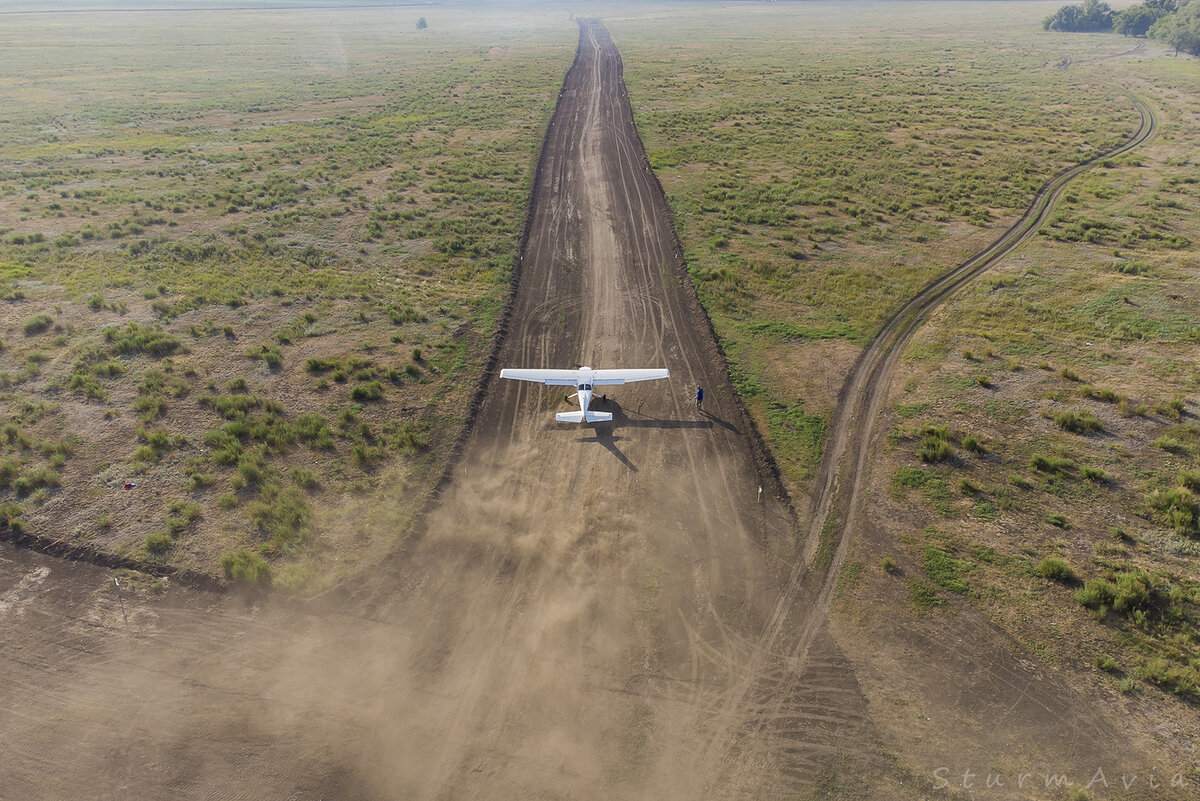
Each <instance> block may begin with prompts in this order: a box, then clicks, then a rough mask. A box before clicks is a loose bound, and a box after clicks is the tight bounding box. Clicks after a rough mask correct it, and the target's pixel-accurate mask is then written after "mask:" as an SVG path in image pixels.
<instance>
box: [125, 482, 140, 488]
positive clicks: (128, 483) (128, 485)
mask: <svg viewBox="0 0 1200 801" xmlns="http://www.w3.org/2000/svg"><path fill="white" fill-rule="evenodd" d="M136 486H137V484H134V483H133V482H132V481H127V482H125V489H133V488H134V487H136Z"/></svg>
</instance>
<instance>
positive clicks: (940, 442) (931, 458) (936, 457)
mask: <svg viewBox="0 0 1200 801" xmlns="http://www.w3.org/2000/svg"><path fill="white" fill-rule="evenodd" d="M917 456H918V457H919V458H920V459H921V461H922V462H944V461H946V460H948V459H950V458H952V457H953V456H954V448H952V447H950V443H949V442H947V441H946V440H944V439H942V438H940V437H938V436H936V435H934V434H926V435H925V438H924V439H923V440H922V441H921V448H920V450H918V451H917Z"/></svg>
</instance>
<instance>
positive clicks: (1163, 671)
mask: <svg viewBox="0 0 1200 801" xmlns="http://www.w3.org/2000/svg"><path fill="white" fill-rule="evenodd" d="M1135 675H1136V676H1137V677H1138V678H1139V679H1142V680H1143V681H1148V682H1150V683H1151V684H1154V685H1156V686H1158V687H1161V688H1162V689H1164V690H1167V691H1168V692H1171V693H1174V694H1175V695H1178V696H1180V697H1181V698H1185V699H1187V700H1189V701H1200V671H1197V670H1196V668H1195V667H1194V666H1192V665H1181V664H1179V663H1177V662H1170V661H1168V660H1166V659H1151V660H1150V661H1148V662H1146V663H1145V664H1143V665H1141V666H1140V667H1138V669H1137V671H1136V673H1135Z"/></svg>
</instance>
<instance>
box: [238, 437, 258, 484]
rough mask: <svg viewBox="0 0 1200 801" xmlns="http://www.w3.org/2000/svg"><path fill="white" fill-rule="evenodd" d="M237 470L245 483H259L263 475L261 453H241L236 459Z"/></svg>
mask: <svg viewBox="0 0 1200 801" xmlns="http://www.w3.org/2000/svg"><path fill="white" fill-rule="evenodd" d="M260 447H261V446H260ZM237 471H238V475H239V476H240V477H241V479H242V480H243V481H244V482H246V483H247V484H259V483H261V482H262V480H263V477H264V475H265V473H264V472H263V464H262V456H261V454H259V453H257V452H250V453H243V454H242V455H241V458H239V459H238V465H237Z"/></svg>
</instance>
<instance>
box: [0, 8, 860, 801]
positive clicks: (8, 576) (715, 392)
mask: <svg viewBox="0 0 1200 801" xmlns="http://www.w3.org/2000/svg"><path fill="white" fill-rule="evenodd" d="M523 254H524V256H523V259H522V263H521V266H520V270H521V274H520V284H519V287H520V288H519V293H518V295H517V297H516V299H515V302H514V305H513V308H512V314H511V317H510V318H509V323H508V332H507V337H506V339H505V344H504V347H503V350H502V352H501V354H500V363H501V364H500V366H506V367H573V366H576V365H583V364H587V365H589V366H592V367H597V368H602V367H666V368H668V369H669V370H670V371H671V379H670V380H668V381H661V382H651V383H648V384H642V385H636V386H631V387H629V388H615V389H616V391H614V392H613V393H612V395H611V397H609V398H608V399H607V400H603V399H599V400H598V402H597V403H596V405H595V406H594V408H597V409H600V410H609V411H611V412H612V413H613V415H614V419H613V421H612V423H609V424H598V425H589V426H578V425H567V424H559V423H556V422H555V421H554V417H553V415H554V412H555V411H566V410H569V409H571V408H573V407H572V406H571V405H570V404H569V403H568V402H567V401H565V400H564V398H563V392H562V390H561V389H550V388H542V387H540V386H537V385H529V384H524V383H517V382H496V383H494V384H493V386H492V387H491V389H490V392H489V394H488V395H487V396H486V399H485V401H484V404H483V406H482V409H481V411H480V413H479V415H478V418H477V420H476V422H475V428H474V432H475V433H474V435H473V438H472V440H471V441H470V442H469V443H468V445H467V447H466V449H465V452H464V454H463V458H462V460H461V463H460V465H459V466H458V468H457V469H456V471H455V473H454V475H453V476H452V477H451V481H450V483H449V485H448V489H447V491H446V492H445V493H444V495H443V498H442V503H441V504H440V506H439V507H438V508H437V509H436V510H434V511H433V512H432V513H431V514H430V515H429V516H428V518H427V519H426V520H425V521H424V525H422V526H421V527H420V529H419V530H418V531H416V532H414V534H413V535H412V537H411V538H410V539H409V541H408V543H407V545H406V547H405V548H404V549H403V551H402V552H400V553H398V554H397V555H396V556H395V557H394V558H393V559H391V560H390V561H389V563H388V564H386V565H384V566H383V567H381V568H380V569H379V570H378V571H375V572H374V573H372V574H371V575H369V576H367V577H365V578H364V579H363V580H362V582H361V584H360V586H359V587H358V588H357V591H356V592H355V593H353V595H354V599H355V600H353V601H350V602H348V606H349V607H350V608H353V609H355V610H359V612H355V613H352V614H351V613H346V612H342V611H331V610H330V609H327V608H321V605H320V604H318V605H316V606H315V607H314V606H311V605H310V606H308V607H305V609H304V610H303V611H302V610H299V609H296V608H288V606H287V605H286V604H284V603H283V602H280V601H274V602H268V603H266V604H264V605H262V606H261V607H260V606H259V605H255V604H250V602H248V601H244V600H239V599H235V598H222V597H208V596H204V595H199V594H197V595H192V594H189V593H180V592H178V591H171V592H168V593H167V594H166V596H165V598H163V599H157V600H156V599H155V598H154V596H153V594H152V593H151V591H150V590H148V589H145V588H141V589H139V588H131V587H129V586H125V587H123V588H118V587H116V586H115V585H114V583H113V576H112V574H110V573H108V572H106V571H102V570H98V569H95V568H89V567H85V566H82V565H73V564H68V563H62V562H56V561H53V560H50V559H47V558H45V557H39V556H35V555H33V554H30V553H27V552H22V551H16V550H13V549H11V548H8V547H7V546H5V548H6V550H5V551H3V554H4V561H3V562H2V563H0V571H2V575H3V579H4V581H3V585H2V586H5V587H11V588H12V589H10V590H7V594H6V595H5V596H4V603H5V604H6V614H5V618H4V623H3V632H2V633H0V637H2V638H3V639H4V641H5V642H4V644H3V645H2V646H0V659H3V662H4V666H5V667H4V669H5V674H6V682H5V690H4V692H3V700H4V704H3V708H4V709H5V710H6V711H5V713H4V715H5V720H4V725H3V726H2V727H0V737H2V739H3V743H4V745H5V747H6V749H7V751H8V753H10V754H11V755H12V756H11V758H9V759H7V760H5V761H4V763H3V767H2V768H0V784H2V785H3V786H4V787H10V788H11V787H20V788H23V789H22V797H25V798H55V797H61V796H62V795H63V794H64V793H67V794H70V792H71V788H79V787H89V788H91V790H90V792H89V793H87V795H89V796H90V797H110V796H113V797H115V796H117V795H124V794H125V793H126V792H128V791H131V790H132V791H137V792H138V793H139V794H140V795H142V796H143V797H165V796H171V797H205V798H207V797H221V798H227V797H228V798H242V797H244V798H266V797H289V798H332V797H343V798H364V797H379V798H462V797H480V798H514V799H515V798H531V797H562V798H594V797H606V798H645V797H654V798H699V797H705V796H709V797H718V798H720V797H754V798H763V797H770V796H772V795H778V794H788V793H794V792H797V791H801V790H803V789H805V788H807V787H810V786H811V785H812V784H813V783H814V782H815V781H817V780H818V779H819V778H820V777H821V776H824V775H828V774H829V773H830V772H831V771H832V770H834V769H835V768H836V769H838V770H849V771H851V772H855V773H857V772H860V771H865V772H867V773H869V774H871V775H876V776H877V775H878V774H879V772H880V771H879V770H878V767H879V765H878V764H875V765H867V764H865V762H863V760H866V761H871V762H874V757H872V756H871V753H872V748H871V747H870V746H869V743H870V741H871V736H870V732H869V730H868V728H867V727H866V726H865V724H864V723H863V721H864V719H865V709H864V707H863V704H862V700H861V698H860V696H859V695H858V691H857V686H856V683H855V680H854V678H853V675H852V674H851V673H850V672H849V671H847V670H845V666H844V664H843V661H842V659H841V657H840V656H839V654H838V652H837V650H836V648H835V647H834V646H833V645H832V642H831V640H830V638H829V637H828V635H827V634H826V633H824V630H823V628H821V626H820V622H821V620H822V619H823V616H814V617H813V620H815V623H814V625H813V626H812V627H811V630H810V631H808V632H807V634H806V636H805V639H804V645H805V653H802V654H797V653H796V652H795V651H794V649H791V648H788V647H783V646H784V645H785V644H784V642H783V639H785V637H784V636H783V635H789V633H790V632H793V631H795V630H796V627H795V626H794V625H792V621H791V620H790V616H791V614H792V613H791V611H790V610H789V609H781V606H780V601H781V599H783V598H784V596H785V593H783V592H782V590H783V587H784V585H786V584H787V583H788V582H789V581H790V579H791V578H792V576H793V573H794V567H795V565H794V559H795V558H796V556H797V555H798V554H799V552H800V551H799V549H798V545H799V543H798V541H797V533H796V532H797V527H796V523H795V520H794V518H793V515H792V513H791V510H790V507H789V506H788V505H787V503H786V502H785V501H783V500H781V498H780V493H779V489H778V486H777V483H776V482H775V481H774V479H773V477H772V475H771V473H770V470H769V463H766V462H764V460H763V459H762V457H761V454H760V452H758V451H756V449H755V447H754V442H753V440H752V438H751V432H750V430H749V428H748V425H747V423H746V421H745V417H744V413H743V411H742V409H741V407H740V405H739V403H738V402H737V401H736V399H735V398H734V397H733V395H732V393H731V391H730V389H729V387H728V379H727V377H726V375H725V370H724V363H723V361H722V359H721V357H720V355H719V352H718V350H717V348H716V346H715V343H714V340H713V336H712V334H711V331H710V329H709V327H708V325H707V322H706V320H705V318H704V316H703V314H702V312H701V310H700V308H699V306H698V304H697V302H696V300H695V297H694V295H693V293H692V292H691V290H690V287H689V285H688V283H687V280H686V278H685V275H684V272H683V264H682V260H681V257H680V255H679V247H678V243H677V241H676V239H675V235H674V232H673V228H672V226H671V224H670V220H669V216H668V214H667V211H666V207H665V204H664V202H663V199H662V193H661V190H660V188H659V187H658V185H657V182H656V180H655V179H654V176H653V174H652V172H651V170H650V168H649V165H648V163H647V162H646V160H645V156H644V153H643V149H642V146H641V143H640V141H639V139H638V137H637V134H636V131H635V129H634V126H633V119H632V113H631V110H630V106H629V102H628V98H627V96H626V93H625V89H624V85H623V83H622V80H621V62H620V59H619V56H618V55H617V52H616V49H615V47H614V46H613V44H612V42H611V40H610V38H609V36H608V33H607V31H606V30H605V29H604V27H603V26H601V25H599V24H598V23H591V22H584V23H582V24H581V39H580V49H579V53H578V57H577V60H576V62H575V65H574V66H573V67H572V69H571V71H570V72H569V74H568V76H567V78H566V81H565V84H564V87H563V92H562V96H561V98H560V101H559V104H558V108H557V110H556V113H555V116H554V118H553V120H552V122H551V124H550V127H549V130H548V132H547V137H546V142H545V145H544V148H543V153H542V157H541V161H540V162H539V167H538V172H537V176H536V178H535V188H534V194H533V200H532V206H531V209H530V220H529V228H528V232H527V235H526V242H525V248H524V250H523ZM697 386H703V387H704V388H705V390H706V398H705V405H704V410H703V411H699V410H697V409H696V408H695V404H694V401H693V397H694V393H695V389H696V387H697ZM364 598H365V599H368V600H366V601H365V602H364ZM787 598H788V599H789V606H790V605H791V601H796V600H798V597H797V596H796V595H794V594H787ZM244 605H245V606H244ZM329 605H330V606H332V605H334V602H330V604H329ZM364 608H365V609H369V610H370V611H369V616H368V615H367V614H364V613H360V612H361V610H362V609H364ZM795 609H796V610H799V612H800V614H804V612H803V609H804V607H803V604H802V603H799V604H797V605H796V606H795ZM764 633H765V636H764ZM789 636H790V635H789ZM860 762H863V763H862V764H860Z"/></svg>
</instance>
